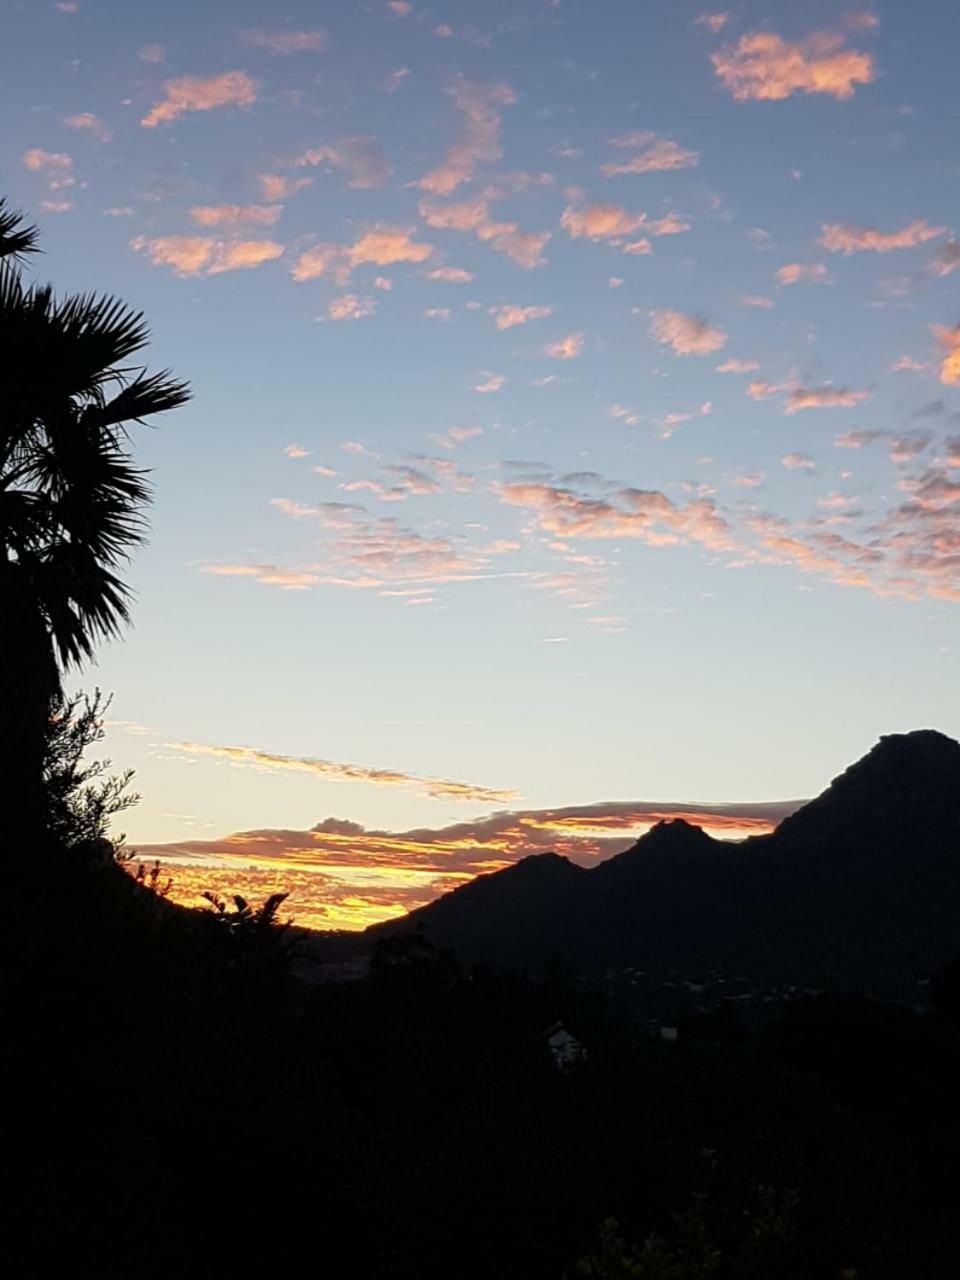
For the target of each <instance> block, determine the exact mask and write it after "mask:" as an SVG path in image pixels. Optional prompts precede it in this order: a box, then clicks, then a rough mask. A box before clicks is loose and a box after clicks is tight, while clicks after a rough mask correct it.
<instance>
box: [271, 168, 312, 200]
mask: <svg viewBox="0 0 960 1280" xmlns="http://www.w3.org/2000/svg"><path fill="white" fill-rule="evenodd" d="M257 182H258V184H259V186H260V194H261V195H262V196H263V198H264V200H267V201H269V202H270V203H271V204H272V203H273V202H274V201H276V200H286V199H287V198H288V197H289V196H295V195H296V194H297V192H298V191H302V190H303V189H304V187H309V186H311V184H312V183H313V179H312V178H285V177H283V176H282V175H280V174H278V173H258V174H257Z"/></svg>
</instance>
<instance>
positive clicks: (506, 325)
mask: <svg viewBox="0 0 960 1280" xmlns="http://www.w3.org/2000/svg"><path fill="white" fill-rule="evenodd" d="M487 314H488V315H491V316H493V318H494V323H495V324H496V326H497V328H498V329H513V328H515V327H516V326H517V325H520V324H528V323H529V322H530V321H531V320H544V319H546V317H547V316H552V315H553V307H518V306H515V305H513V304H510V303H507V304H506V305H504V306H501V307H489V308H488V310H487Z"/></svg>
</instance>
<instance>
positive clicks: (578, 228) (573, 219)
mask: <svg viewBox="0 0 960 1280" xmlns="http://www.w3.org/2000/svg"><path fill="white" fill-rule="evenodd" d="M646 220H647V215H646V214H645V213H629V212H628V211H627V210H626V209H625V208H624V207H623V206H622V205H619V204H589V205H583V206H581V207H577V206H574V205H568V206H567V208H566V209H564V211H563V214H562V215H561V218H560V225H561V226H562V227H563V229H564V230H565V231H566V232H567V234H568V235H569V236H572V237H573V238H574V239H575V240H578V239H586V240H611V241H617V240H622V239H623V238H624V237H625V236H629V235H631V234H632V233H633V232H634V231H637V230H639V228H640V227H642V226H643V224H644V223H645V222H646Z"/></svg>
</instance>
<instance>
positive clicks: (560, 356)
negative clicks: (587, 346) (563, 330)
mask: <svg viewBox="0 0 960 1280" xmlns="http://www.w3.org/2000/svg"><path fill="white" fill-rule="evenodd" d="M582 352H583V334H582V333H568V334H567V336H566V337H565V338H560V339H559V340H558V341H557V342H548V343H547V345H546V346H545V347H544V348H543V354H544V355H545V356H549V357H550V359H551V360H575V359H576V358H577V356H579V355H581V354H582Z"/></svg>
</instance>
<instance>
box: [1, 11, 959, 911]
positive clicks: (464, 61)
mask: <svg viewBox="0 0 960 1280" xmlns="http://www.w3.org/2000/svg"><path fill="white" fill-rule="evenodd" d="M5 29H6V31H7V33H8V36H10V38H8V39H7V40H5V41H4V42H3V44H2V47H0V103H2V109H3V119H4V124H5V127H4V130H3V136H2V138H0V189H2V191H3V192H4V193H5V194H7V196H8V197H9V198H10V199H11V201H12V202H13V203H14V204H15V205H16V206H17V207H20V208H23V209H24V210H25V211H26V212H27V213H28V214H29V215H30V216H31V217H32V218H33V219H35V220H36V221H37V222H38V223H39V225H40V227H41V231H42V243H43V248H44V256H43V257H42V259H41V260H39V262H36V263H35V264H33V270H34V271H35V272H36V274H37V275H38V276H40V277H42V278H50V279H52V280H53V281H54V282H55V284H56V285H57V287H58V288H59V289H61V290H62V291H78V290H105V291H109V292H113V293H117V294H119V295H120V296H122V297H123V298H124V299H125V300H126V301H127V302H129V303H130V304H131V305H133V306H135V307H137V308H142V309H143V310H144V312H145V313H146V315H147V317H148V319H149V322H150V325H151V328H152V332H153V340H152V344H151V348H150V351H149V362H150V365H151V367H153V368H165V367H168V368H171V369H173V370H174V371H175V372H176V374H177V375H178V376H181V377H184V378H187V379H189V381H190V382H191V384H192V386H193V392H194V399H193V401H192V402H191V404H190V405H189V406H188V407H187V408H185V409H183V410H180V411H178V412H176V413H175V414H171V415H169V416H168V417H166V418H165V419H162V420H159V421H158V422H157V423H156V425H155V427H150V428H141V429H136V430H135V431H134V438H135V448H136V454H137V457H138V459H139V460H140V461H141V462H142V463H143V465H144V466H147V467H149V468H150V469H151V471H152V479H153V483H154V485H155V489H156V500H155V504H154V507H153V510H152V532H151V537H150V543H149V545H148V546H147V547H145V548H143V549H141V550H139V551H138V552H137V553H136V555H135V557H134V559H133V561H132V563H131V565H130V571H129V580H130V582H131V585H132V586H133V588H134V590H135V592H136V603H135V606H134V622H133V626H132V628H131V629H130V631H129V633H128V634H127V635H126V636H125V637H124V638H123V640H122V641H121V642H117V643H113V644H110V645H107V646H104V647H103V648H102V650H101V652H100V655H99V661H98V665H97V666H96V667H94V668H91V669H87V670H84V671H82V672H80V673H79V674H77V675H75V676H74V677H73V679H74V682H75V684H76V685H77V687H82V688H87V689H90V688H92V687H94V686H99V687H100V688H102V689H104V690H106V691H108V692H112V694H113V703H112V706H111V708H110V712H109V723H108V726H107V728H108V736H107V749H108V751H109V755H110V757H111V758H112V760H113V761H114V764H115V766H116V767H117V768H120V767H132V768H135V769H136V774H137V778H136V786H137V789H138V790H139V791H140V792H141V794H142V799H141V802H140V803H139V805H138V806H137V807H136V808H135V809H133V810H132V811H130V812H129V813H128V814H126V815H124V823H123V826H124V827H125V829H126V832H127V835H128V838H129V841H130V844H131V845H132V846H133V847H134V848H135V849H137V850H138V851H139V852H140V856H143V857H151V858H152V857H154V856H157V855H161V856H163V857H164V858H165V859H170V860H171V866H170V875H171V876H172V878H173V881H174V889H173V894H174V896H175V897H178V898H179V899H180V900H182V901H187V902H191V903H194V902H196V901H197V900H198V898H197V895H198V893H199V892H200V890H201V889H203V888H205V887H212V888H215V889H217V890H218V891H224V890H226V889H231V890H233V889H236V890H239V891H243V892H245V893H248V894H250V895H252V896H254V897H257V896H263V895H264V894H265V893H266V892H267V891H269V890H272V889H276V888H285V889H288V890H289V891H290V893H291V897H290V899H289V902H288V904H287V905H288V906H289V909H290V913H291V914H292V915H293V916H294V917H295V918H296V919H297V920H298V921H299V922H300V923H304V924H309V925H312V926H315V927H347V928H358V927H362V926H363V925H365V924H368V923H370V922H372V921H374V920H378V919H383V918H387V917H389V916H391V915H396V914H398V913H400V912H402V911H403V910H405V909H407V908H409V907H410V906H413V905H417V904H418V903H420V902H423V901H427V900H429V899H430V898H431V897H433V896H436V894H437V893H439V892H443V891H445V890H447V889H449V888H452V887H455V886H456V885H457V884H459V883H462V882H463V880H465V879H468V878H469V877H470V876H472V875H475V874H477V873H478V872H482V871H488V870H495V869H496V868H497V867H500V866H504V865H506V864H508V863H509V862H511V861H513V860H515V859H516V858H517V857H520V856H523V855H525V854H527V853H531V852H538V851H542V850H544V849H557V850H559V851H561V852H564V853H566V854H568V855H569V856H572V857H574V858H575V859H576V860H577V861H579V862H581V863H583V864H584V865H590V864H591V863H592V862H595V861H596V860H597V859H598V858H602V857H606V856H609V855H610V854H611V853H614V852H616V851H618V850H620V849H622V848H625V847H627V846H628V845H629V844H630V843H631V842H632V840H633V839H634V838H635V837H636V835H637V834H639V833H640V832H642V831H643V830H644V829H646V827H647V826H649V824H650V823H651V822H653V821H656V820H657V819H658V818H659V817H662V816H670V815H676V814H687V815H688V816H690V817H691V818H692V819H693V820H695V821H697V822H699V823H701V824H702V825H705V826H707V828H708V829H710V830H711V831H713V832H714V833H715V834H719V835H727V836H730V837H732V838H740V837H742V836H744V835H747V834H750V833H754V832H759V831H764V830H769V829H770V828H771V826H773V825H775V823H776V822H777V821H778V820H779V818H780V817H782V816H783V815H784V814H785V813H787V812H789V811H790V810H791V809H792V808H794V807H795V806H796V804H797V803H799V801H801V800H802V799H804V798H805V797H809V796H812V795H815V794H816V793H817V792H819V791H820V790H822V788H823V787H824V786H825V785H826V784H827V782H828V781H829V780H830V778H831V777H833V776H834V775H836V774H837V773H838V772H839V771H840V770H842V769H843V768H844V767H845V766H846V765H848V764H849V763H851V762H852V761H853V760H855V759H856V758H858V757H859V756H861V755H863V754H864V753H865V752H866V751H867V750H868V749H869V748H870V747H871V746H872V745H873V744H874V742H875V741H876V740H877V738H878V737H879V736H880V735H882V734H884V733H892V732H903V731H907V730H910V729H914V728H922V727H931V728H938V729H941V730H942V731H944V732H945V733H948V734H950V735H952V736H955V737H956V736H960V698H958V694H957V689H958V687H960V686H958V679H957V675H958V673H957V658H958V651H960V648H958V646H960V628H958V618H960V525H958V520H957V516H958V513H960V394H958V389H960V299H958V288H957V286H958V284H960V270H958V269H960V241H958V239H957V238H956V235H957V225H956V223H957V219H958V217H960V200H958V196H960V154H958V151H957V107H956V76H955V49H956V47H957V43H958V40H960V8H958V6H957V5H956V4H955V3H954V0H919V2H918V3H915V4H912V5H910V6H906V5H904V4H902V3H893V2H892V0H885V2H882V3H878V4H876V5H874V6H871V7H870V8H857V7H855V6H847V5H844V4H838V3H834V2H828V0H807V3H805V4H803V5H798V4H795V3H788V2H787V0H746V2H744V3H739V4H736V5H731V7H730V8H729V9H724V10H721V9H719V8H718V9H708V10H704V9H703V8H702V6H700V5H699V4H696V3H689V4H688V3H685V0H671V2H669V3H667V2H666V0H592V2H591V3H585V2H583V0H552V2H551V0H509V3H507V2H504V3H501V2H500V0H486V2H485V3H483V4H479V3H473V4H467V3H461V2H455V0H438V2H437V3H436V4H430V5H427V4H419V3H412V2H411V3H406V2H404V0H393V3H387V2H385V0H384V2H383V3H381V2H380V0H376V2H372V3H369V4H361V3H343V2H341V3H326V4H322V3H312V4H308V3H299V4H298V3H287V4H284V5H282V6H278V5H268V4H266V3H263V2H262V0H261V2H260V3H254V2H253V0H236V2H235V3H233V4H231V5H229V6H224V5H222V4H214V3H210V2H209V0H193V3H190V4H186V3H183V2H182V0H170V2H169V3H168V4H166V5H162V6H157V5H151V6H140V5H131V4H121V3H119V2H118V0H109V2H108V0H77V2H76V3H72V2H66V3H54V4H51V3H47V2H43V3H41V2H39V0H29V2H27V0H8V7H7V17H6V22H5ZM955 272H956V273H957V274H954V273H955Z"/></svg>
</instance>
